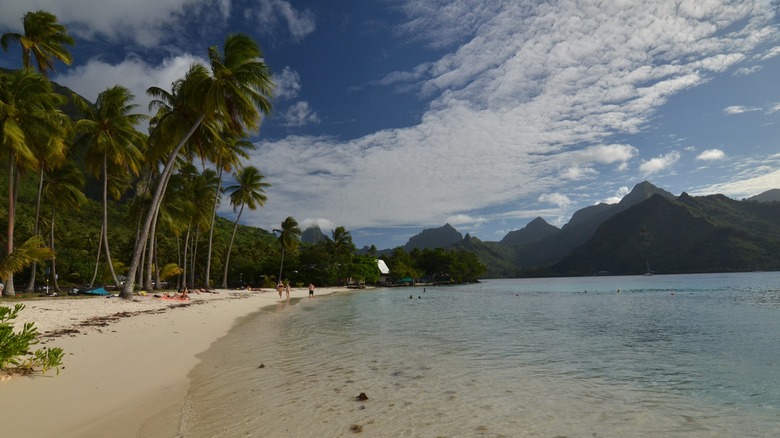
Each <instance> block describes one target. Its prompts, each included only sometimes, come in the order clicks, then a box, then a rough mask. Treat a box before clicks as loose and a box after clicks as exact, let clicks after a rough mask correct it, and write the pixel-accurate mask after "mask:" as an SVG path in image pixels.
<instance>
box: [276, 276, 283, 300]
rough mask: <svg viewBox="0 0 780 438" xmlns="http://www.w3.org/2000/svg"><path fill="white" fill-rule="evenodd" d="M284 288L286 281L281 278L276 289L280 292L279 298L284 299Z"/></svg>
mask: <svg viewBox="0 0 780 438" xmlns="http://www.w3.org/2000/svg"><path fill="white" fill-rule="evenodd" d="M283 290H284V283H282V281H281V280H279V284H277V285H276V291H277V292H279V299H280V300H281V299H282V291H283Z"/></svg>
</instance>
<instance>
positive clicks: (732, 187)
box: [691, 167, 780, 199]
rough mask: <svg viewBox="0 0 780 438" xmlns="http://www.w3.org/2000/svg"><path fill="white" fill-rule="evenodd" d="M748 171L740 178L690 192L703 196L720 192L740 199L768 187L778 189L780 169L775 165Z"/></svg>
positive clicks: (765, 189)
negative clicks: (748, 172)
mask: <svg viewBox="0 0 780 438" xmlns="http://www.w3.org/2000/svg"><path fill="white" fill-rule="evenodd" d="M750 173H751V174H747V175H742V177H741V178H735V179H734V180H733V181H729V182H724V183H720V184H712V185H709V186H707V187H705V188H703V189H700V190H696V191H692V192H691V194H693V195H698V196H703V195H712V194H715V193H721V194H724V195H727V196H731V197H732V198H734V199H742V198H748V197H751V196H755V195H758V194H759V193H762V192H765V191H767V190H770V189H780V170H778V169H777V168H776V167H774V168H762V169H760V170H759V171H752V172H750Z"/></svg>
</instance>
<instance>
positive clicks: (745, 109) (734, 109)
mask: <svg viewBox="0 0 780 438" xmlns="http://www.w3.org/2000/svg"><path fill="white" fill-rule="evenodd" d="M754 111H761V108H756V107H749V106H742V105H732V106H727V107H726V108H723V112H724V113H725V114H729V115H735V114H744V113H749V112H754Z"/></svg>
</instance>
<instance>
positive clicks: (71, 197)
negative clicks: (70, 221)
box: [43, 161, 87, 292]
mask: <svg viewBox="0 0 780 438" xmlns="http://www.w3.org/2000/svg"><path fill="white" fill-rule="evenodd" d="M83 188H84V176H83V175H82V174H81V171H80V170H79V168H78V167H77V166H76V165H75V164H74V163H73V162H72V161H67V162H65V164H63V165H62V166H60V167H58V168H57V169H53V170H51V171H49V172H48V173H47V175H46V179H45V180H44V183H43V198H44V199H45V200H46V203H47V204H48V205H49V206H50V208H51V220H50V233H49V247H50V248H51V249H52V251H54V213H55V210H62V209H74V210H78V209H79V208H81V206H82V205H84V204H85V203H86V202H87V197H86V196H85V195H84V193H83V192H82V189H83ZM51 276H52V278H53V279H54V290H56V291H57V292H59V290H60V287H59V284H57V264H56V258H55V257H51Z"/></svg>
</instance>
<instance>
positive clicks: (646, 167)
mask: <svg viewBox="0 0 780 438" xmlns="http://www.w3.org/2000/svg"><path fill="white" fill-rule="evenodd" d="M680 156H681V155H680V153H679V152H677V151H672V152H669V153H668V154H664V155H661V156H659V157H656V158H652V159H650V160H647V161H645V162H643V163H642V164H641V165H639V171H640V172H642V174H643V175H645V176H647V175H652V174H654V173H658V172H661V171H664V170H666V169H668V168H670V167H672V166H673V165H674V164H675V163H677V161H679V160H680Z"/></svg>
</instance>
